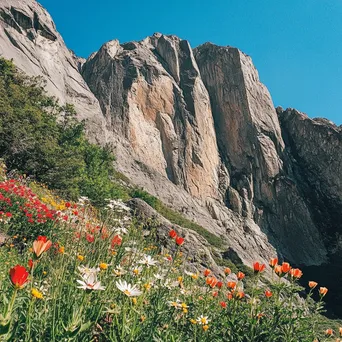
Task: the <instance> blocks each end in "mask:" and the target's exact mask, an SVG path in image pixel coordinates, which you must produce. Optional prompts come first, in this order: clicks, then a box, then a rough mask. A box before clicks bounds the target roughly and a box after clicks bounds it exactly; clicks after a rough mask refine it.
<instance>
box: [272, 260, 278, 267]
mask: <svg viewBox="0 0 342 342" xmlns="http://www.w3.org/2000/svg"><path fill="white" fill-rule="evenodd" d="M277 264H278V258H272V259H271V260H270V266H271V267H272V268H274V267H275V266H276V265H277Z"/></svg>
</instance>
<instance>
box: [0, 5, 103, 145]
mask: <svg viewBox="0 0 342 342" xmlns="http://www.w3.org/2000/svg"><path fill="white" fill-rule="evenodd" d="M0 56H3V57H5V58H7V59H13V60H14V62H15V64H16V66H17V67H19V68H20V69H21V70H23V71H24V72H25V73H27V74H28V75H32V76H42V77H43V79H44V80H45V81H46V89H47V90H48V92H49V93H50V95H53V96H55V97H56V98H57V99H59V101H60V103H61V104H65V103H66V102H68V103H72V104H74V106H75V109H76V111H77V114H78V118H79V119H80V120H83V119H85V120H87V126H86V127H87V130H88V132H89V136H90V137H91V139H92V140H95V141H98V142H100V143H105V142H106V139H107V137H106V134H105V133H106V130H105V120H104V118H103V115H102V112H101V109H100V106H99V104H98V101H97V99H96V98H95V96H94V95H93V94H92V93H91V92H90V90H89V88H88V86H87V84H86V83H85V82H84V80H83V78H82V77H81V75H80V74H79V72H78V68H77V64H76V61H75V59H74V56H73V54H72V53H71V52H70V51H69V50H68V49H67V48H66V46H65V44H64V41H63V39H62V37H61V36H60V35H59V33H58V32H57V31H56V27H55V24H54V22H53V21H52V19H51V17H50V15H49V14H48V12H47V11H46V10H45V9H44V8H43V7H42V6H41V5H40V4H38V3H37V2H36V1H35V0H0ZM101 132H103V133H102V134H101Z"/></svg>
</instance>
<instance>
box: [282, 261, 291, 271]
mask: <svg viewBox="0 0 342 342" xmlns="http://www.w3.org/2000/svg"><path fill="white" fill-rule="evenodd" d="M290 269H291V266H290V264H289V263H288V262H283V264H282V265H281V271H282V272H283V273H287V272H289V271H290Z"/></svg>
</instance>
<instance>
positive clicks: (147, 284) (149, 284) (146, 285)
mask: <svg viewBox="0 0 342 342" xmlns="http://www.w3.org/2000/svg"><path fill="white" fill-rule="evenodd" d="M144 288H145V289H146V290H147V291H148V290H149V289H150V288H151V283H146V284H144Z"/></svg>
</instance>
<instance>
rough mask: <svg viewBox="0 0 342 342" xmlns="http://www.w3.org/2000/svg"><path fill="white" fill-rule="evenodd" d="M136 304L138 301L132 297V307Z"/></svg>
mask: <svg viewBox="0 0 342 342" xmlns="http://www.w3.org/2000/svg"><path fill="white" fill-rule="evenodd" d="M137 302H138V300H137V299H136V298H135V297H134V298H132V303H133V304H134V305H137Z"/></svg>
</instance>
